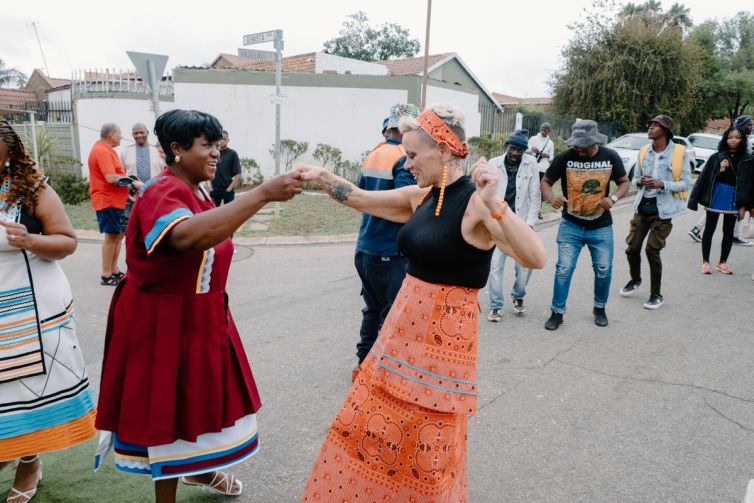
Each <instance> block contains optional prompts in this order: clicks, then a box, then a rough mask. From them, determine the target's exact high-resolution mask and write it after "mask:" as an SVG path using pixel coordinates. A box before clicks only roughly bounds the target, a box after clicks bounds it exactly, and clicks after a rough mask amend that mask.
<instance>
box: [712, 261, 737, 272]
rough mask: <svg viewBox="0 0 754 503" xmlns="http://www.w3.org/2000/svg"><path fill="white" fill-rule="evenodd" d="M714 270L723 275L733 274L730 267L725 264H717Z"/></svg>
mask: <svg viewBox="0 0 754 503" xmlns="http://www.w3.org/2000/svg"><path fill="white" fill-rule="evenodd" d="M715 269H717V270H718V271H720V272H721V273H723V274H733V269H731V268H730V266H729V265H728V264H726V263H725V262H719V263H718V264H717V265H716V266H715Z"/></svg>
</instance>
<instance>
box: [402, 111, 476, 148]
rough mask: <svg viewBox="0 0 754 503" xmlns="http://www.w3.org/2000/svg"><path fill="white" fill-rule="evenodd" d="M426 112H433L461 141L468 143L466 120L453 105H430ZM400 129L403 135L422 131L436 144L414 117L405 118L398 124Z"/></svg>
mask: <svg viewBox="0 0 754 503" xmlns="http://www.w3.org/2000/svg"><path fill="white" fill-rule="evenodd" d="M425 110H431V111H433V112H434V113H435V115H437V116H438V117H439V118H440V119H441V120H442V121H443V122H444V123H445V124H447V125H448V127H449V128H450V130H451V131H453V133H455V135H456V136H458V139H459V140H461V141H466V130H465V128H464V123H465V118H464V116H463V114H462V113H461V111H460V110H459V109H458V108H456V107H455V106H453V105H449V104H447V103H436V104H433V105H429V106H428V107H427V108H425ZM398 129H399V130H400V132H401V133H402V134H406V133H408V132H409V131H416V130H420V131H421V132H422V133H424V135H425V136H426V137H427V138H428V139H430V140H431V141H433V142H434V140H433V139H432V137H431V136H429V135H428V134H427V133H426V131H424V130H423V129H421V126H420V125H419V122H418V121H417V120H416V119H415V118H414V117H408V116H404V117H403V118H401V120H400V122H399V123H398Z"/></svg>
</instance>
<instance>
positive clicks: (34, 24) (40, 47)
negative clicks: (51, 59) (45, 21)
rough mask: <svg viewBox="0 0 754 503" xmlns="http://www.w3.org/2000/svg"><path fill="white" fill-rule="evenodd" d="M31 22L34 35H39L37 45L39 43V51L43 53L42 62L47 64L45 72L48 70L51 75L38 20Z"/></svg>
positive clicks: (48, 74)
mask: <svg viewBox="0 0 754 503" xmlns="http://www.w3.org/2000/svg"><path fill="white" fill-rule="evenodd" d="M30 24H31V27H32V29H33V30H34V35H36V37H37V45H39V52H41V53H42V62H43V63H44V65H45V72H47V76H48V77H49V76H50V69H49V68H48V67H47V58H45V51H44V49H42V42H41V41H40V40H39V32H37V22H36V21H32V22H31V23H30Z"/></svg>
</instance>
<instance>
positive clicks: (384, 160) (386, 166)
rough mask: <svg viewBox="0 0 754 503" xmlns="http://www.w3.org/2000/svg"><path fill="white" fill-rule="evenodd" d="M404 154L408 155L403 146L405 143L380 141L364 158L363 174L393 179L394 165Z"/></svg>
mask: <svg viewBox="0 0 754 503" xmlns="http://www.w3.org/2000/svg"><path fill="white" fill-rule="evenodd" d="M404 155H406V150H405V149H404V148H403V145H393V144H391V143H386V142H380V143H378V144H377V145H376V146H375V147H374V149H373V150H372V151H371V152H369V155H368V156H367V158H366V159H364V165H363V166H362V168H361V176H371V177H373V178H382V179H383V180H392V179H393V166H395V163H396V162H398V160H399V159H400V158H401V157H403V156H404Z"/></svg>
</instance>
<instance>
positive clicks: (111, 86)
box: [71, 68, 173, 97]
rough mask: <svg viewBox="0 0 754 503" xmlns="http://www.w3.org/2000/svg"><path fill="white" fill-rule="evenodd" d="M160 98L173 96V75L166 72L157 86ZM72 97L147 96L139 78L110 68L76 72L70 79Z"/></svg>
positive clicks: (130, 71) (132, 72)
mask: <svg viewBox="0 0 754 503" xmlns="http://www.w3.org/2000/svg"><path fill="white" fill-rule="evenodd" d="M157 87H158V93H159V95H160V96H172V95H173V75H172V74H171V73H170V72H167V73H166V74H165V75H164V76H163V77H162V78H161V79H160V82H159V83H158V85H157ZM71 88H72V91H73V96H74V97H76V96H81V95H84V94H89V93H137V94H149V89H148V88H147V85H146V84H145V83H144V81H143V80H142V79H141V76H140V75H139V74H138V73H136V72H134V71H133V70H114V69H110V68H106V69H101V70H100V69H95V70H76V71H74V72H73V76H72V78H71Z"/></svg>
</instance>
